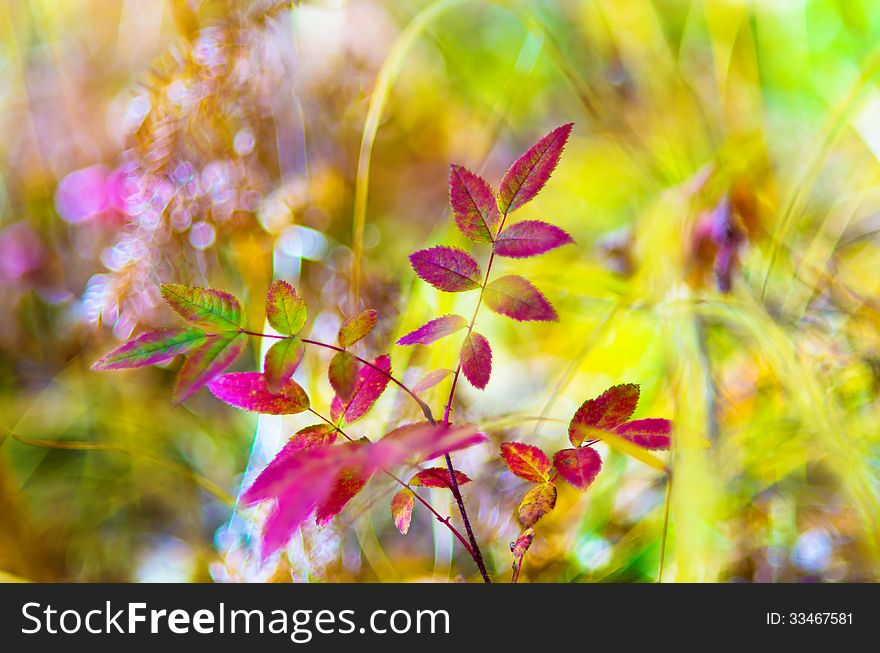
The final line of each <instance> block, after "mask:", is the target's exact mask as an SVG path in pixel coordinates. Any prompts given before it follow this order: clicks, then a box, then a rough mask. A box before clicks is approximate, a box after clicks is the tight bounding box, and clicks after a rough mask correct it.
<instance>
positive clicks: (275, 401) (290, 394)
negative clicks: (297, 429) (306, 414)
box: [208, 372, 309, 415]
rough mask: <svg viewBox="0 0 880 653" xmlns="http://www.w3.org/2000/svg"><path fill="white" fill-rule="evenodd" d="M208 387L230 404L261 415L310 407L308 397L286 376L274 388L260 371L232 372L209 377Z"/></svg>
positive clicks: (285, 413)
mask: <svg viewBox="0 0 880 653" xmlns="http://www.w3.org/2000/svg"><path fill="white" fill-rule="evenodd" d="M208 389H209V390H210V391H211V392H212V393H213V395H214V396H215V397H217V398H218V399H220V400H221V401H225V402H226V403H227V404H229V405H230V406H235V407H236V408H241V409H243V410H248V411H250V412H252V413H261V414H263V415H295V414H296V413H301V412H303V411H305V410H308V408H309V397H308V395H307V394H306V391H305V390H303V389H302V387H300V385H299V384H298V383H297V382H296V381H293V380H292V379H288V380H287V381H285V382H284V383H283V384H281V387H280V388H279V389H278V391H277V392H271V391H270V390H269V388H267V387H266V377H264V376H263V375H262V374H260V373H259V372H233V373H231V374H223V375H221V376H218V377H215V378H213V379H211V381H210V382H209V383H208Z"/></svg>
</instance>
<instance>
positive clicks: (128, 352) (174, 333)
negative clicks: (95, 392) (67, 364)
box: [92, 329, 207, 370]
mask: <svg viewBox="0 0 880 653" xmlns="http://www.w3.org/2000/svg"><path fill="white" fill-rule="evenodd" d="M206 339H207V335H206V334H205V332H204V331H200V330H199V329H158V330H156V331H147V332H146V333H142V334H141V335H139V336H138V337H137V338H134V339H132V340H129V341H128V342H126V343H125V344H124V345H122V346H121V347H117V348H116V349H114V350H113V351H111V352H110V353H109V354H107V355H106V356H104V357H103V358H102V359H101V360H99V361H97V362H96V363H95V364H94V365H92V369H93V370H121V369H127V368H132V367H145V366H147V365H158V364H159V363H164V362H166V361H170V360H171V359H173V358H174V357H175V356H177V355H179V354H188V353H190V352H191V351H193V350H194V349H196V348H197V347H199V346H200V345H202V344H204V342H205V340H206Z"/></svg>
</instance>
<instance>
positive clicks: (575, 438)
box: [568, 383, 639, 447]
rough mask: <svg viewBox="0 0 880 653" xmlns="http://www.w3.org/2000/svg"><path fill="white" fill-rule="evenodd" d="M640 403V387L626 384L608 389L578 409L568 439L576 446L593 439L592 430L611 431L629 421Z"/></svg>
mask: <svg viewBox="0 0 880 653" xmlns="http://www.w3.org/2000/svg"><path fill="white" fill-rule="evenodd" d="M638 403H639V386H638V385H636V384H635V383H624V384H621V385H616V386H614V387H611V388H608V389H607V390H606V391H605V392H603V393H602V394H600V395H599V396H598V397H596V398H595V399H588V400H587V401H585V402H584V403H583V404H581V407H580V408H578V409H577V412H576V413H575V414H574V417H573V418H572V420H571V423H570V424H569V426H568V439H569V440H570V441H571V443H572V444H573V445H574V446H576V447H577V446H579V445H580V444H581V443H582V442H584V441H585V440H588V439H592V438H593V437H594V436H595V434H594V433H593V432H592V429H600V430H610V429H613V428H614V427H616V426H618V425H620V424H623V423H624V422H625V421H626V420H628V419H629V417H630V415H632V414H633V412H634V411H635V409H636V405H637V404H638Z"/></svg>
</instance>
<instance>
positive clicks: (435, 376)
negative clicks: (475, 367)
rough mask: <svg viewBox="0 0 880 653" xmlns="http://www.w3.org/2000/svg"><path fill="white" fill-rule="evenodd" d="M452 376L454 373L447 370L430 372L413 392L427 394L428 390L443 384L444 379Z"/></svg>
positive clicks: (417, 384)
mask: <svg viewBox="0 0 880 653" xmlns="http://www.w3.org/2000/svg"><path fill="white" fill-rule="evenodd" d="M451 374H454V372H453V371H452V370H447V369H440V370H434V371H432V372H428V373H427V374H425V376H423V377H422V378H421V379H419V380H418V382H417V383H416V384H415V385H414V386H413V387H412V391H413V392H414V393H416V394H420V393H422V392H425V391H426V390H430V389H431V388H433V387H434V386H435V385H437V384H438V383H441V382H442V381H443V379H445V378H446V377H448V376H450V375H451Z"/></svg>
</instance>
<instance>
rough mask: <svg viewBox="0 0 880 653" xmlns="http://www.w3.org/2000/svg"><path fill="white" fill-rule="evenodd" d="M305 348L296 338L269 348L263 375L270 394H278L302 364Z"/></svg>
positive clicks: (281, 341)
mask: <svg viewBox="0 0 880 653" xmlns="http://www.w3.org/2000/svg"><path fill="white" fill-rule="evenodd" d="M304 355H305V347H303V344H302V343H301V342H300V341H299V340H296V339H294V338H285V339H284V340H279V341H278V342H276V343H275V344H274V345H272V346H271V347H269V351H267V352H266V357H265V358H264V359H263V374H264V375H265V377H266V387H267V388H268V389H269V391H270V392H277V391H278V389H279V388H281V386H282V384H283V383H284V382H285V381H287V380H288V379H289V378H290V377H291V376H293V373H294V372H296V369H297V368H298V367H299V365H300V363H302V359H303V356H304Z"/></svg>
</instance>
